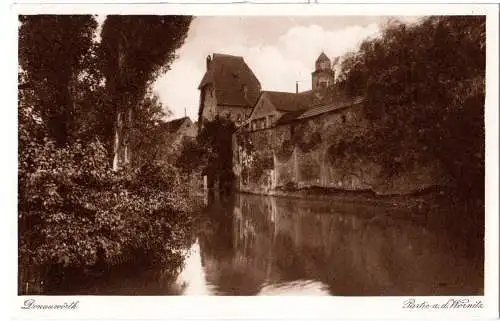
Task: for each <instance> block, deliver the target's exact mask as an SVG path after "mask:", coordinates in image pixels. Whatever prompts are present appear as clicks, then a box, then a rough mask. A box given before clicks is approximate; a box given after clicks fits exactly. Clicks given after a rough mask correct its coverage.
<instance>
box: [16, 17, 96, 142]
mask: <svg viewBox="0 0 500 321" xmlns="http://www.w3.org/2000/svg"><path fill="white" fill-rule="evenodd" d="M19 20H20V22H21V25H20V28H19V65H20V67H21V69H22V71H23V72H24V77H23V83H22V84H21V86H22V87H24V89H25V90H32V91H33V92H35V93H36V94H35V95H36V98H35V101H33V106H32V107H33V108H35V109H36V111H37V112H38V113H39V114H40V116H41V118H42V120H43V121H44V122H45V123H46V125H47V126H46V128H47V130H48V132H49V136H50V137H51V138H52V139H54V140H55V142H56V143H57V145H58V146H63V145H65V144H66V143H67V142H68V140H69V139H70V128H71V127H72V123H71V122H72V115H73V113H74V109H75V106H74V99H73V96H72V91H73V86H74V84H75V82H76V80H77V79H78V77H79V75H80V72H81V71H82V70H83V69H84V68H85V63H86V62H88V61H87V60H86V59H85V57H87V56H88V55H89V52H90V48H91V46H92V41H93V34H94V31H95V29H96V27H97V23H96V20H95V19H94V17H93V16H90V15H81V16H75V15H64V16H63V15H50V16H49V15H34V16H20V18H19Z"/></svg>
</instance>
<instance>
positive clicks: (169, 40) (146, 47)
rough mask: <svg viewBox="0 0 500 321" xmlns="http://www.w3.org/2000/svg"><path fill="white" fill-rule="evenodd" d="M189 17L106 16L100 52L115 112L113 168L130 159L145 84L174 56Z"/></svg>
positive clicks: (151, 80)
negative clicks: (135, 120)
mask: <svg viewBox="0 0 500 321" xmlns="http://www.w3.org/2000/svg"><path fill="white" fill-rule="evenodd" d="M191 20H192V17H191V16H130V15H124V16H108V17H107V18H106V20H105V22H104V25H103V28H102V32H101V39H102V40H101V47H100V50H99V55H100V58H101V63H102V66H101V68H102V71H103V73H104V76H105V78H106V92H107V95H108V97H109V98H110V108H112V111H113V114H114V115H115V128H114V132H115V133H114V141H113V144H112V146H113V150H112V152H113V169H115V170H116V169H117V168H118V167H119V166H120V163H121V162H123V163H128V162H129V161H130V150H129V142H128V139H129V132H130V128H131V127H132V122H133V114H134V111H136V110H137V108H138V106H139V102H140V101H141V100H142V99H143V97H144V95H145V93H146V91H147V88H148V86H149V85H150V84H151V83H152V82H153V81H154V80H155V79H156V77H157V76H158V74H159V73H160V72H162V71H165V70H168V68H169V66H170V64H171V63H172V61H173V60H174V59H175V50H177V49H178V48H179V47H180V46H181V45H182V44H183V43H184V40H185V38H186V36H187V32H188V30H189V26H190V23H191Z"/></svg>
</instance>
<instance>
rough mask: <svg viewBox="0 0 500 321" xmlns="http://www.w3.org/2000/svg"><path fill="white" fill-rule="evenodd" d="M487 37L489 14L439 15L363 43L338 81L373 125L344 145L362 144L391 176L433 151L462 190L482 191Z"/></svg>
mask: <svg viewBox="0 0 500 321" xmlns="http://www.w3.org/2000/svg"><path fill="white" fill-rule="evenodd" d="M485 37H486V32H485V17H484V16H465V17H461V16H444V17H441V16H435V17H429V18H426V19H424V20H423V21H420V22H419V23H417V24H414V25H405V24H401V23H397V22H392V23H390V24H389V25H388V26H387V28H386V29H385V30H384V32H383V34H382V36H381V37H378V38H375V39H370V40H367V41H365V42H364V43H363V44H362V45H361V47H360V50H359V51H358V52H356V53H351V54H349V55H347V56H346V57H345V59H344V62H343V64H342V69H343V71H342V73H341V75H340V85H341V86H342V87H343V89H345V90H346V91H348V92H349V93H350V94H351V95H362V96H364V97H365V98H366V104H365V105H366V108H365V109H366V112H367V115H368V116H369V117H370V119H371V120H372V128H370V131H369V133H370V134H369V135H366V136H364V137H363V138H362V139H359V137H353V141H352V142H351V143H350V144H347V145H346V146H343V147H342V146H341V147H342V148H344V147H346V148H356V145H358V146H359V147H360V148H361V147H362V148H363V150H364V152H365V153H370V154H371V155H372V157H374V158H375V159H376V160H378V161H379V162H380V163H382V164H384V165H385V169H386V171H387V172H388V173H389V174H395V173H397V172H398V171H400V170H402V169H405V168H408V167H411V166H413V164H414V163H416V162H417V161H418V159H419V158H420V157H427V156H425V155H429V154H430V155H432V157H434V158H437V159H439V160H440V161H441V162H442V163H443V164H444V166H445V168H446V169H447V170H448V171H449V174H450V176H451V177H452V178H454V179H455V181H456V185H457V187H458V188H459V190H460V191H461V192H463V193H464V195H466V196H471V197H475V196H480V195H482V194H483V192H484V191H483V186H484V139H485V137H484V97H485V82H484V79H485V43H486V42H485ZM339 148H340V147H339Z"/></svg>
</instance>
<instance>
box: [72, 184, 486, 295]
mask: <svg viewBox="0 0 500 321" xmlns="http://www.w3.org/2000/svg"><path fill="white" fill-rule="evenodd" d="M440 211H441V212H440ZM454 215H456V213H453V211H452V210H449V211H448V212H446V211H445V212H443V210H442V209H441V210H433V211H432V210H428V211H425V210H424V211H423V212H422V211H416V210H415V211H412V210H410V209H408V207H396V206H389V205H368V204H366V203H359V202H358V203H356V202H340V201H320V200H316V201H312V200H303V199H294V198H279V197H267V196H255V195H245V194H240V195H237V196H236V197H235V199H233V200H232V201H230V202H227V203H222V204H221V203H218V204H214V205H211V206H210V207H207V209H206V210H205V211H204V212H203V213H202V218H201V221H202V222H201V223H200V226H199V228H198V229H197V230H198V232H197V235H196V237H195V240H196V241H195V242H194V243H193V244H192V246H191V248H190V249H189V250H187V251H186V257H185V261H184V265H183V267H182V268H181V269H180V273H179V274H178V275H175V276H172V275H169V274H168V273H165V272H164V271H161V268H156V269H153V270H145V271H142V272H140V273H137V274H134V275H130V276H127V277H115V278H110V279H107V280H102V281H100V282H98V283H96V284H94V285H89V286H88V287H86V288H79V289H78V290H75V292H79V293H80V294H98V295H105V294H112V295H340V296H376V295H404V296H413V295H481V294H482V293H483V263H484V255H483V251H484V246H483V240H482V239H481V237H480V236H479V237H476V236H472V235H473V234H471V233H470V231H468V230H467V228H468V226H467V223H466V221H463V220H462V219H461V218H460V217H458V216H457V217H454ZM466 215H467V214H466ZM470 215H473V214H470Z"/></svg>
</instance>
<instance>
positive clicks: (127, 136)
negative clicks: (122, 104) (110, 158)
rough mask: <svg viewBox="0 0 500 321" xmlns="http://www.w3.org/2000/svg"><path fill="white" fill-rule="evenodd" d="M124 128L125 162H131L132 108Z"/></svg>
mask: <svg viewBox="0 0 500 321" xmlns="http://www.w3.org/2000/svg"><path fill="white" fill-rule="evenodd" d="M125 123H126V124H125V130H124V148H123V149H124V164H129V163H130V160H131V156H132V153H131V149H130V131H131V129H132V108H129V109H128V111H127V119H126V121H125Z"/></svg>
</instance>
